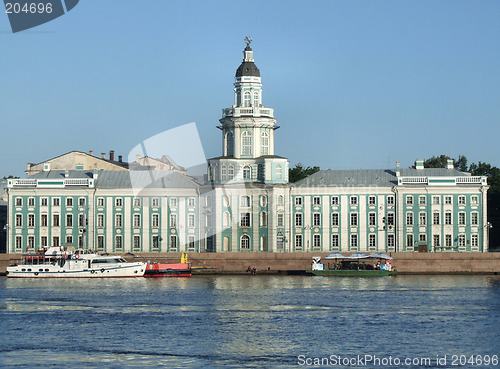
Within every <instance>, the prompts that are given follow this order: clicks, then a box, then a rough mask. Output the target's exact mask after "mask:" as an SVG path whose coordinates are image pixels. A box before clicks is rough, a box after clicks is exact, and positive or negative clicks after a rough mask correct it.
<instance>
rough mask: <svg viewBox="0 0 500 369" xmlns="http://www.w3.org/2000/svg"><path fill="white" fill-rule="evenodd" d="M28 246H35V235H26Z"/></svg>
mask: <svg viewBox="0 0 500 369" xmlns="http://www.w3.org/2000/svg"><path fill="white" fill-rule="evenodd" d="M28 246H29V247H31V248H32V249H34V248H35V237H33V236H28Z"/></svg>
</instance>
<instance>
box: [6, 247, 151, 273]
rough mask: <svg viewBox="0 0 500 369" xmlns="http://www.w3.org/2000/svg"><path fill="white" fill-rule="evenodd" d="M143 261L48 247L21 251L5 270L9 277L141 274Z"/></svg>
mask: <svg viewBox="0 0 500 369" xmlns="http://www.w3.org/2000/svg"><path fill="white" fill-rule="evenodd" d="M146 266H147V264H146V263H145V262H141V261H135V262H129V261H127V260H125V259H124V258H123V257H121V256H118V255H99V254H97V253H95V252H93V251H89V250H80V249H79V250H74V248H73V247H72V246H52V247H49V248H48V249H47V250H46V251H45V252H42V253H36V254H25V255H23V256H22V260H20V262H19V263H14V264H12V265H9V266H8V267H7V270H6V272H7V273H6V274H7V277H10V278H76V277H85V278H105V277H142V276H144V272H145V271H146Z"/></svg>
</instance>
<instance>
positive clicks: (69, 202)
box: [66, 197, 73, 208]
mask: <svg viewBox="0 0 500 369" xmlns="http://www.w3.org/2000/svg"><path fill="white" fill-rule="evenodd" d="M66 206H67V207H68V208H70V207H72V206H73V198H72V197H66Z"/></svg>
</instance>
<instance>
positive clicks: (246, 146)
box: [241, 131, 252, 155]
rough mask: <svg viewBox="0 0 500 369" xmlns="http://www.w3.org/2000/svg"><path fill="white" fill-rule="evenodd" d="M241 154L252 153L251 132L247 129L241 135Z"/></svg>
mask: <svg viewBox="0 0 500 369" xmlns="http://www.w3.org/2000/svg"><path fill="white" fill-rule="evenodd" d="M241 155H252V134H251V133H250V132H249V131H245V132H243V134H242V135H241Z"/></svg>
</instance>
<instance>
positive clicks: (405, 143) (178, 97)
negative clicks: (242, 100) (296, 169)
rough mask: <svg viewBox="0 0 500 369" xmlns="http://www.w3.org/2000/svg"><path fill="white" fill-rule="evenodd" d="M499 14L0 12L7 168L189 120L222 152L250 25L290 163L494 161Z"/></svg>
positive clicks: (396, 9) (126, 6)
mask: <svg viewBox="0 0 500 369" xmlns="http://www.w3.org/2000/svg"><path fill="white" fill-rule="evenodd" d="M499 19H500V2H499V1H486V0H484V1H483V0H482V1H461V0H454V1H425V0H424V1H422V0H419V1H400V0H397V1H371V0H370V1H356V0H354V1H352V0H350V1H333V0H327V1H314V2H303V1H301V2H298V1H294V0H288V1H277V0H273V1H252V2H235V1H211V2H209V1H161V0H142V1H139V0H134V1H133V0H100V1H89V0H81V1H80V3H79V4H78V6H76V7H75V8H74V9H73V10H71V11H70V12H69V13H67V14H65V15H64V16H62V17H60V18H58V19H56V20H54V21H52V22H49V23H47V24H45V25H42V26H39V27H37V28H33V29H31V30H28V31H24V32H20V33H16V34H12V32H11V30H10V26H9V24H8V18H7V16H6V15H5V14H3V15H0V45H1V46H0V47H1V52H0V67H1V71H0V121H1V126H0V132H1V137H2V140H1V146H0V147H1V149H0V153H1V155H2V158H3V160H2V161H1V162H0V177H2V176H4V175H9V174H14V175H18V176H24V170H25V169H26V163H27V162H41V161H43V160H45V159H48V158H51V157H54V156H57V155H59V154H62V153H65V152H68V151H71V150H80V151H85V152H88V150H93V151H94V152H95V153H97V154H100V153H101V152H109V150H115V152H116V155H123V156H124V157H126V156H127V155H128V153H129V151H130V150H132V148H133V147H134V146H136V145H137V144H139V143H140V142H141V141H144V140H146V139H148V138H149V137H151V136H154V135H156V134H159V133H161V132H163V131H165V130H168V129H172V128H175V127H177V126H180V125H183V124H186V123H190V122H196V124H197V127H198V131H199V134H200V137H201V141H202V143H203V148H204V151H205V155H206V156H207V157H214V156H219V155H220V154H221V134H220V131H219V130H218V129H216V128H215V126H216V125H218V124H219V122H218V120H219V119H220V117H221V109H222V108H225V107H230V106H231V105H232V103H233V82H234V73H235V71H236V68H237V67H238V65H239V64H240V62H241V59H242V50H243V48H244V43H243V39H244V37H245V36H251V37H253V40H254V42H253V44H252V47H253V49H254V57H255V62H256V64H257V66H258V67H259V69H260V71H261V76H262V81H263V85H264V92H263V103H264V105H265V106H267V107H272V108H274V109H275V116H276V118H277V119H278V123H277V124H278V125H279V126H280V127H281V128H280V129H279V130H277V131H276V136H275V139H276V150H275V151H276V154H278V155H282V156H285V157H288V158H289V160H290V163H291V165H295V164H296V163H298V162H302V163H303V164H304V165H311V166H313V165H319V166H320V167H321V168H323V169H327V168H330V169H360V168H363V169H377V168H387V167H390V168H393V167H394V166H395V161H396V160H399V161H401V165H402V166H403V167H407V166H410V165H412V164H413V161H414V160H415V159H417V158H428V157H430V156H432V155H440V154H447V155H450V156H452V157H458V155H460V154H463V155H466V156H467V158H468V159H469V162H477V161H484V162H488V163H491V164H492V165H495V166H500V155H499V154H500V149H499V145H498V139H499V136H500V135H499V122H500V88H499V86H500V68H499V67H498V63H499V60H500V37H499V35H500V22H499ZM166 152H167V153H168V148H167V149H166Z"/></svg>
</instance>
